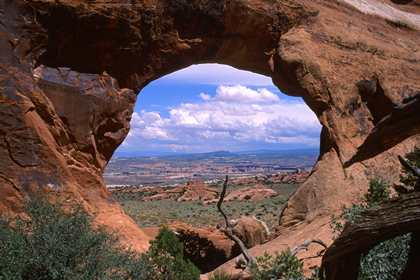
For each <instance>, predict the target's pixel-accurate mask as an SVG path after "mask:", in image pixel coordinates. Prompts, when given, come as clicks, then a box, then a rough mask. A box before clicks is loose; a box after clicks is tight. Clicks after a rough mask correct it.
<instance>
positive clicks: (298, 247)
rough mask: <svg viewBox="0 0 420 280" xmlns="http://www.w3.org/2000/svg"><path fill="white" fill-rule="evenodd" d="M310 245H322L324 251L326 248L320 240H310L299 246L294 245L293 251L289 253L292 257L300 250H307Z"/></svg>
mask: <svg viewBox="0 0 420 280" xmlns="http://www.w3.org/2000/svg"><path fill="white" fill-rule="evenodd" d="M311 243H318V244H319V245H322V246H323V247H324V248H325V249H327V248H328V246H327V244H325V243H324V242H322V240H320V239H312V238H311V239H308V240H306V241H305V243H303V244H299V245H296V246H295V247H293V249H292V250H291V251H290V253H291V254H292V255H296V254H297V253H298V252H299V251H300V250H303V249H305V250H307V249H308V247H309V245H310V244H311Z"/></svg>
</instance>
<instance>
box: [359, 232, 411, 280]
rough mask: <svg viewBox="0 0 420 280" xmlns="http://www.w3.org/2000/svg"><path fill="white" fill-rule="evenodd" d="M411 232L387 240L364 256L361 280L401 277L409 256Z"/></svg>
mask: <svg viewBox="0 0 420 280" xmlns="http://www.w3.org/2000/svg"><path fill="white" fill-rule="evenodd" d="M410 239H411V234H405V235H402V236H398V237H396V238H393V239H389V240H386V241H384V242H382V243H381V244H379V245H377V246H375V247H374V248H373V249H371V250H370V251H369V252H368V253H366V254H364V255H363V256H362V259H361V262H360V273H359V279H360V280H393V279H399V278H400V276H401V273H402V270H403V269H404V265H405V263H406V261H407V258H408V248H409V247H410Z"/></svg>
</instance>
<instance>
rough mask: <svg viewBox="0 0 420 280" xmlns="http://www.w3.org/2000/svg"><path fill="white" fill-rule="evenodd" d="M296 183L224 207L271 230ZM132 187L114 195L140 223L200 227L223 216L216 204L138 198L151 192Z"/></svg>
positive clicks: (217, 220)
mask: <svg viewBox="0 0 420 280" xmlns="http://www.w3.org/2000/svg"><path fill="white" fill-rule="evenodd" d="M299 186H300V184H271V185H267V187H269V188H271V189H273V190H275V191H276V192H277V193H278V194H279V195H277V196H275V197H271V198H266V199H264V200H261V201H256V202H246V201H226V202H224V208H225V209H226V212H228V213H229V215H230V216H231V217H233V218H238V217H240V216H254V215H255V216H256V217H257V218H258V219H261V220H263V221H265V222H266V223H267V225H268V227H269V228H270V230H273V229H274V228H275V227H276V226H277V224H278V215H279V213H280V211H281V210H282V208H283V206H284V204H285V203H286V202H287V200H288V199H289V198H290V196H292V194H293V193H294V192H295V191H296V190H297V189H298V188H299ZM211 187H213V188H216V189H218V190H221V186H219V185H211ZM243 187H245V185H236V186H229V188H228V191H235V190H238V189H240V188H243ZM127 188H129V187H127ZM131 189H132V191H131V192H130V191H128V192H124V193H113V197H114V199H115V200H117V202H118V203H120V205H121V206H122V207H123V209H124V210H125V211H126V213H127V214H128V215H130V216H131V217H132V218H133V219H134V221H135V222H136V223H137V224H138V225H139V227H142V228H148V227H158V226H159V225H161V224H165V223H170V222H177V221H182V222H184V223H188V224H190V225H192V226H194V227H197V228H200V227H203V226H205V225H216V224H217V223H219V222H220V221H221V220H222V217H221V215H220V212H218V211H217V209H216V205H215V204H209V205H203V201H183V202H177V201H176V197H172V198H168V199H164V200H158V201H141V198H143V197H144V196H145V195H148V196H149V195H150V194H144V193H141V192H135V191H134V190H135V188H134V187H131Z"/></svg>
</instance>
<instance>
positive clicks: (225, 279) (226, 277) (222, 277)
mask: <svg viewBox="0 0 420 280" xmlns="http://www.w3.org/2000/svg"><path fill="white" fill-rule="evenodd" d="M231 279H232V276H231V275H230V274H228V273H227V272H226V271H224V270H222V271H220V270H216V271H215V272H214V273H213V274H212V275H211V276H210V278H209V280H231Z"/></svg>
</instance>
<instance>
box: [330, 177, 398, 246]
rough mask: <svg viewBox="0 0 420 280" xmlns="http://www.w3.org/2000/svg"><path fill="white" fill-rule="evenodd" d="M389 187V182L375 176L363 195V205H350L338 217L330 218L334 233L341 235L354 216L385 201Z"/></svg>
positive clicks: (343, 208) (388, 193)
mask: <svg viewBox="0 0 420 280" xmlns="http://www.w3.org/2000/svg"><path fill="white" fill-rule="evenodd" d="M389 187H390V185H389V182H387V181H386V180H385V179H383V178H382V177H380V176H376V178H375V179H371V180H370V181H369V189H368V191H367V193H366V194H365V203H363V204H352V206H351V207H350V208H347V207H345V206H343V207H342V210H341V214H340V215H338V216H335V215H332V216H331V218H332V222H331V227H332V228H333V230H334V233H336V234H339V233H341V232H342V231H343V229H344V225H345V223H346V222H347V221H350V220H352V219H353V218H354V217H355V216H356V215H359V214H360V212H362V211H364V210H367V209H369V208H371V207H373V206H375V205H378V204H380V203H381V202H384V201H385V200H387V199H388V198H389V196H390V194H391V192H390V191H389ZM336 238H337V237H333V239H336Z"/></svg>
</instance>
